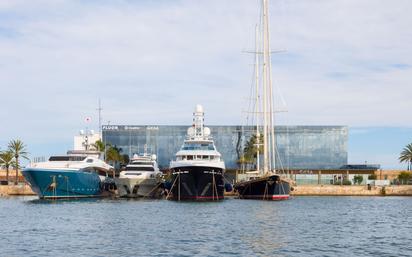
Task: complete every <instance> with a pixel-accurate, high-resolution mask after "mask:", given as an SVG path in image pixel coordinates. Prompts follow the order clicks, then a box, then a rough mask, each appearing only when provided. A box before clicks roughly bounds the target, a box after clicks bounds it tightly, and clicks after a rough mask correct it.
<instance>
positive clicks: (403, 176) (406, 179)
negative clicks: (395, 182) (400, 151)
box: [398, 171, 411, 184]
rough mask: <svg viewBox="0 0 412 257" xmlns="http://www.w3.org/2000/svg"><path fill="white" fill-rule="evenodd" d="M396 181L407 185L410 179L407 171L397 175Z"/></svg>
mask: <svg viewBox="0 0 412 257" xmlns="http://www.w3.org/2000/svg"><path fill="white" fill-rule="evenodd" d="M398 179H399V181H400V182H401V183H402V184H408V182H409V179H411V173H410V172H407V171H402V172H401V173H399V175H398Z"/></svg>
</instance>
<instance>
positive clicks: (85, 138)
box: [73, 130, 101, 150]
mask: <svg viewBox="0 0 412 257" xmlns="http://www.w3.org/2000/svg"><path fill="white" fill-rule="evenodd" d="M100 139H101V137H100V134H99V133H94V131H93V130H91V131H88V132H87V133H85V132H84V131H80V133H79V135H76V136H74V148H73V150H86V144H88V145H89V146H90V145H92V144H94V143H96V141H97V140H100Z"/></svg>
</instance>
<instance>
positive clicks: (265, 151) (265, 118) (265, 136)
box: [263, 0, 269, 174]
mask: <svg viewBox="0 0 412 257" xmlns="http://www.w3.org/2000/svg"><path fill="white" fill-rule="evenodd" d="M267 11H268V9H267V0H263V172H264V173H265V174H266V173H268V171H269V152H268V135H269V133H268V104H267V100H268V96H267V93H268V92H267V91H268V90H267V89H268V88H267V87H268V85H267V84H268V78H267V76H268V74H267V73H268V68H267V66H268V59H269V58H268V57H269V54H268V52H269V45H268V44H269V42H268V35H267V31H268V30H267V27H268V13H267Z"/></svg>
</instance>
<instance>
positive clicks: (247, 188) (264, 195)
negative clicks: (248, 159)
mask: <svg viewBox="0 0 412 257" xmlns="http://www.w3.org/2000/svg"><path fill="white" fill-rule="evenodd" d="M234 189H235V191H236V192H237V193H238V195H239V198H240V199H255V200H274V201H276V200H287V199H289V194H290V184H289V182H288V181H285V180H283V179H282V178H281V177H280V176H279V175H270V176H265V177H261V178H257V179H254V180H249V181H244V182H238V183H236V184H235V185H234Z"/></svg>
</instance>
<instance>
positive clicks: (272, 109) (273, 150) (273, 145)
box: [266, 6, 277, 173]
mask: <svg viewBox="0 0 412 257" xmlns="http://www.w3.org/2000/svg"><path fill="white" fill-rule="evenodd" d="M266 8H268V6H266ZM266 17H267V20H268V21H269V12H268V11H267V12H266ZM266 33H267V40H268V48H270V30H269V22H267V31H266ZM268 58H269V63H268V70H269V72H268V73H269V77H268V78H269V91H270V94H269V105H270V112H269V115H270V122H269V124H270V139H271V154H272V156H271V157H272V162H271V165H272V171H273V172H275V173H276V148H277V147H276V137H275V104H274V102H273V101H274V99H273V85H272V58H271V52H270V50H269V51H268Z"/></svg>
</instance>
